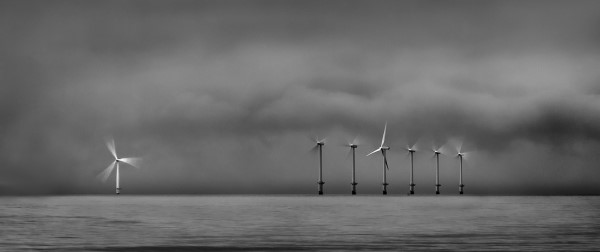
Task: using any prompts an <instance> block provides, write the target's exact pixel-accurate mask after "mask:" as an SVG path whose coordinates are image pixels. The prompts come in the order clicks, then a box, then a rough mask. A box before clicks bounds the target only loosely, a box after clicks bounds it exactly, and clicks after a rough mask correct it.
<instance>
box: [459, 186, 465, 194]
mask: <svg viewBox="0 0 600 252" xmlns="http://www.w3.org/2000/svg"><path fill="white" fill-rule="evenodd" d="M463 187H465V185H464V184H460V185H458V193H459V194H463Z"/></svg>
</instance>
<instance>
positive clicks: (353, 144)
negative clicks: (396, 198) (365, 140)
mask: <svg viewBox="0 0 600 252" xmlns="http://www.w3.org/2000/svg"><path fill="white" fill-rule="evenodd" d="M346 147H350V150H351V151H352V182H351V183H350V184H351V185H352V195H356V185H358V183H356V148H357V147H358V141H357V139H356V138H354V140H352V142H350V143H348V144H346Z"/></svg>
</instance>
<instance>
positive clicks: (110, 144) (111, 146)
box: [105, 137, 117, 159]
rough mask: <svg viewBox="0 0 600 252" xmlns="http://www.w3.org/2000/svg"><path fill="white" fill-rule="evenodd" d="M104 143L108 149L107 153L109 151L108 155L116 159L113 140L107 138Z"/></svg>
mask: <svg viewBox="0 0 600 252" xmlns="http://www.w3.org/2000/svg"><path fill="white" fill-rule="evenodd" d="M105 141H106V147H108V151H110V154H112V155H113V157H114V158H115V159H117V150H116V148H115V139H114V138H112V137H107V138H106V139H105Z"/></svg>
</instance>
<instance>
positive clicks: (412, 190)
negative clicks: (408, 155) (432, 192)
mask: <svg viewBox="0 0 600 252" xmlns="http://www.w3.org/2000/svg"><path fill="white" fill-rule="evenodd" d="M410 194H415V184H414V183H413V184H410Z"/></svg>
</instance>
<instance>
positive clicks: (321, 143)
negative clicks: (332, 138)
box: [317, 142, 325, 146]
mask: <svg viewBox="0 0 600 252" xmlns="http://www.w3.org/2000/svg"><path fill="white" fill-rule="evenodd" d="M317 145H320V146H323V145H325V142H317Z"/></svg>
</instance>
